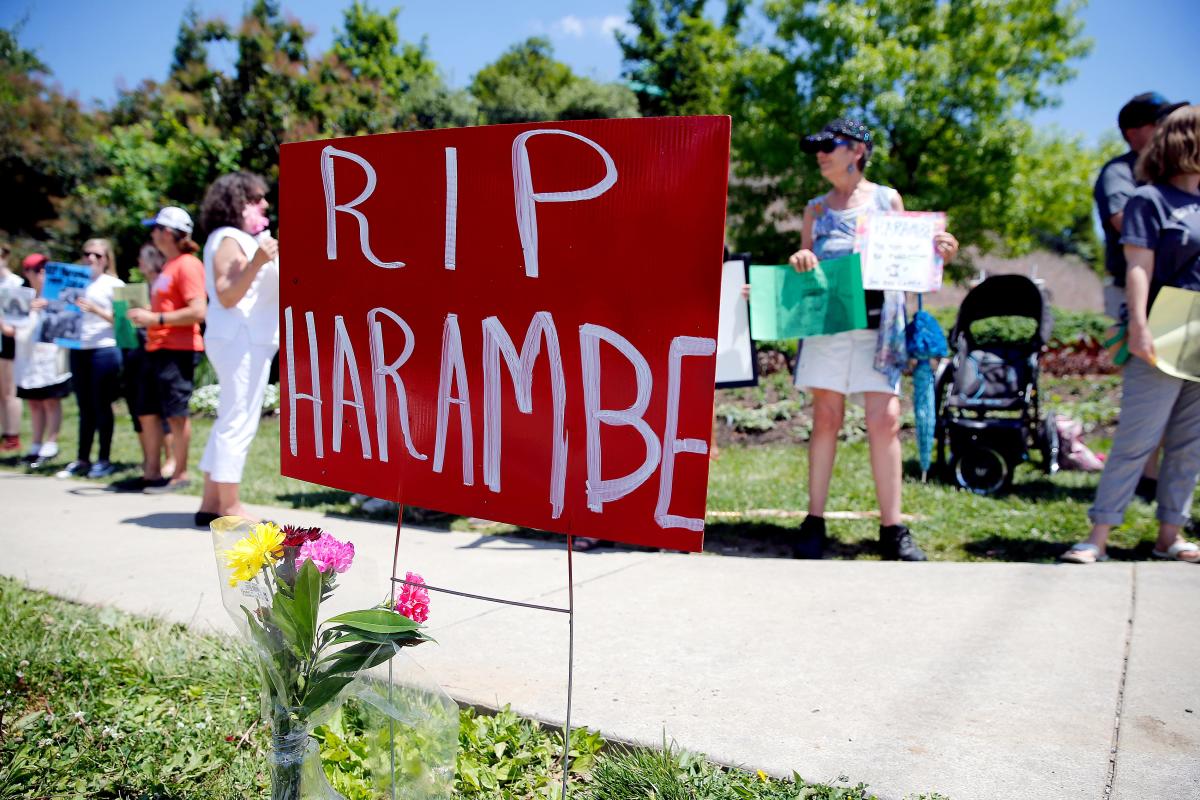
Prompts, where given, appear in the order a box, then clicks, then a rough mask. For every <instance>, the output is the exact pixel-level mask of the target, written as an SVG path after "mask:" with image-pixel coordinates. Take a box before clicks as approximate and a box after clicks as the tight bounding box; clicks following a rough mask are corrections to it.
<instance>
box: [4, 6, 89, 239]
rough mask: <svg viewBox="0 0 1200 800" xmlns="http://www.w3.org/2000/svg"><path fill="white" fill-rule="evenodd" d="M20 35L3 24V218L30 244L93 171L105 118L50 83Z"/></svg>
mask: <svg viewBox="0 0 1200 800" xmlns="http://www.w3.org/2000/svg"><path fill="white" fill-rule="evenodd" d="M19 33H20V31H19V29H12V30H9V29H4V28H0V172H2V173H3V175H4V179H5V191H4V193H3V195H2V196H0V220H3V225H4V227H5V228H6V229H7V230H6V233H7V234H8V235H9V236H10V237H13V238H19V239H21V240H24V241H26V242H28V244H26V245H23V246H30V245H32V241H31V240H34V239H36V240H43V241H44V240H45V239H46V238H47V236H48V235H49V233H50V229H51V227H52V226H53V225H54V220H55V217H56V216H57V213H58V209H59V207H60V205H61V204H62V202H63V200H64V198H66V197H67V196H69V195H70V194H71V193H72V192H73V191H74V190H75V188H76V187H77V186H78V185H79V184H80V182H81V181H83V180H84V179H85V177H86V176H87V175H88V174H89V173H90V172H91V170H92V169H93V168H94V165H95V164H96V162H97V154H96V151H95V148H94V147H93V145H92V136H93V135H94V133H95V132H96V130H97V128H98V127H99V126H100V125H102V124H103V115H98V114H88V113H87V112H85V111H83V110H82V109H81V108H80V107H79V104H78V103H77V102H76V101H75V100H72V99H70V98H66V97H64V96H63V95H62V94H60V93H59V92H58V91H57V90H55V89H53V88H51V87H49V86H48V85H47V84H46V82H45V79H46V78H48V77H49V75H50V70H49V68H48V67H47V66H46V65H45V64H44V63H42V61H41V60H40V59H38V58H37V56H36V55H34V53H32V52H31V51H29V50H26V49H24V48H22V47H21V45H20V43H19V41H18V35H19ZM73 250H74V247H73V246H72V247H71V248H70V250H69V251H68V250H67V248H55V249H54V250H52V254H53V255H55V256H57V257H65V256H67V255H68V253H70V254H71V255H74V253H73V252H71V251H73Z"/></svg>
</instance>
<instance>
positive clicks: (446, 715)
mask: <svg viewBox="0 0 1200 800" xmlns="http://www.w3.org/2000/svg"><path fill="white" fill-rule="evenodd" d="M211 530H212V537H213V548H214V551H215V553H216V558H217V571H218V574H219V575H220V578H221V596H222V600H223V602H224V605H225V609H226V610H227V611H228V612H229V614H230V616H231V617H232V618H233V620H234V623H235V624H236V625H237V628H238V631H239V632H240V633H241V634H242V635H243V636H244V637H245V638H246V640H247V641H248V642H249V643H250V645H251V649H252V652H253V653H254V656H255V660H256V664H257V666H258V672H259V675H260V681H261V684H262V694H261V696H262V714H263V718H264V719H265V720H267V721H268V722H269V723H270V726H271V753H270V756H269V758H270V775H271V798H272V800H374V798H389V799H390V798H399V797H403V798H414V800H434V799H435V798H449V797H450V796H451V793H452V789H453V783H454V762H455V756H456V751H457V746H458V709H457V706H455V704H454V702H453V701H452V700H451V699H450V698H449V697H447V696H446V694H445V693H444V692H443V691H442V690H441V689H440V687H438V686H437V684H436V682H434V681H433V680H431V679H430V678H429V676H428V675H426V674H425V673H424V672H423V671H422V670H421V669H420V668H419V667H418V666H417V665H416V664H415V663H414V662H413V661H412V659H410V658H408V657H407V656H406V655H404V653H403V652H402V648H405V647H412V646H415V645H418V644H422V643H424V642H427V641H429V637H428V636H426V635H425V633H424V631H423V629H422V626H421V624H420V623H421V622H423V621H424V620H425V619H426V618H427V617H428V613H429V610H428V606H429V600H428V593H426V592H424V590H423V589H418V590H417V591H416V592H413V591H409V592H406V593H404V594H403V595H402V596H401V595H398V594H396V593H392V594H391V595H390V596H388V597H387V598H386V599H385V600H384V601H383V602H381V603H379V604H378V605H376V606H375V607H373V608H368V609H363V610H358V611H349V612H346V613H341V614H336V615H333V616H331V617H329V618H327V619H325V620H324V621H323V622H321V621H320V615H321V606H322V603H324V602H325V601H327V600H329V599H330V598H331V597H332V595H333V593H334V592H335V591H336V589H337V586H338V581H339V579H340V576H341V575H343V574H344V573H346V572H347V571H348V570H350V568H351V566H352V565H353V563H354V545H353V544H351V543H350V542H343V541H340V540H338V539H336V538H335V537H333V536H332V535H330V534H328V533H326V532H324V531H321V530H319V529H315V528H293V527H290V526H289V527H284V528H280V527H278V526H277V525H275V524H273V523H256V524H251V523H248V522H246V521H245V520H242V519H240V518H237V517H222V518H221V519H218V520H216V521H215V522H213V523H212V525H211ZM414 577H417V578H418V579H419V576H412V575H411V574H410V576H409V579H410V580H413V578H414Z"/></svg>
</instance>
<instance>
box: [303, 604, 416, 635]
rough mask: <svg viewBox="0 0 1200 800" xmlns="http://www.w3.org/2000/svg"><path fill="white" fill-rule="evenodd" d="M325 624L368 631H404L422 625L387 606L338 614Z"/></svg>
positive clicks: (412, 629) (413, 629)
mask: <svg viewBox="0 0 1200 800" xmlns="http://www.w3.org/2000/svg"><path fill="white" fill-rule="evenodd" d="M325 624H327V625H343V626H345V627H348V628H354V629H355V630H360V631H367V632H368V633H404V632H407V631H415V630H417V629H418V628H420V627H421V626H420V625H418V624H417V623H415V622H413V621H412V620H411V619H409V618H408V617H406V616H404V615H403V614H397V613H396V612H395V611H388V610H387V609H386V608H368V609H365V610H363V611H350V612H348V613H345V614H338V615H337V616H336V617H330V618H329V619H327V620H325Z"/></svg>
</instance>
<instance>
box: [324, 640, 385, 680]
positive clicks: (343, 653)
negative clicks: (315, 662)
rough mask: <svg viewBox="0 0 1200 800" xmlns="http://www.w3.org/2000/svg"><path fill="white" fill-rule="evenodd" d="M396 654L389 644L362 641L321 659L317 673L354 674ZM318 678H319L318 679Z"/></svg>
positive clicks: (383, 661) (375, 665)
mask: <svg viewBox="0 0 1200 800" xmlns="http://www.w3.org/2000/svg"><path fill="white" fill-rule="evenodd" d="M395 654H396V650H395V648H394V647H393V646H392V645H391V644H376V643H375V642H362V643H359V644H355V645H351V646H350V647H347V648H345V649H343V650H339V651H338V652H336V653H334V654H333V655H330V656H327V657H326V658H324V659H322V665H321V666H320V667H319V668H318V673H317V674H318V675H321V676H325V675H339V674H340V675H354V674H355V673H356V672H358V671H359V670H361V669H371V668H372V667H377V666H379V665H380V664H386V663H387V662H388V661H389V660H390V659H391V658H392V656H394V655H395ZM318 680H319V679H318Z"/></svg>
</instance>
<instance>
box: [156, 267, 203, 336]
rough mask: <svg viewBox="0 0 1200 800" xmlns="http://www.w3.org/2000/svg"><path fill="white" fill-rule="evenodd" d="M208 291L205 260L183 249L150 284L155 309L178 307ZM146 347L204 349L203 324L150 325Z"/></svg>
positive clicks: (174, 308) (173, 308) (171, 309)
mask: <svg viewBox="0 0 1200 800" xmlns="http://www.w3.org/2000/svg"><path fill="white" fill-rule="evenodd" d="M204 294H205V289H204V264H203V263H202V262H201V261H200V259H198V258H196V257H195V256H194V255H191V254H190V253H183V254H181V255H178V256H176V257H175V258H173V259H171V260H170V261H168V262H167V263H166V264H164V265H163V268H162V272H161V273H159V275H158V278H157V279H156V280H155V281H154V285H153V286H151V287H150V310H151V311H153V312H154V313H156V314H157V313H159V312H165V311H176V310H178V309H181V308H185V307H187V304H188V303H189V302H190V301H191V300H193V299H195V298H197V297H202V296H204ZM146 349H147V350H190V351H192V352H196V353H199V352H201V351H203V350H204V337H202V336H201V335H200V325H199V324H198V323H193V324H191V325H150V326H148V327H147V328H146Z"/></svg>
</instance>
